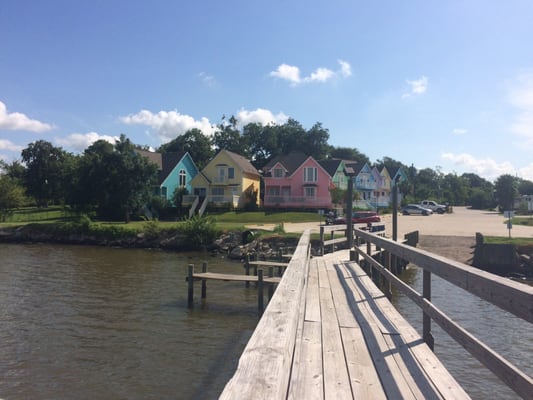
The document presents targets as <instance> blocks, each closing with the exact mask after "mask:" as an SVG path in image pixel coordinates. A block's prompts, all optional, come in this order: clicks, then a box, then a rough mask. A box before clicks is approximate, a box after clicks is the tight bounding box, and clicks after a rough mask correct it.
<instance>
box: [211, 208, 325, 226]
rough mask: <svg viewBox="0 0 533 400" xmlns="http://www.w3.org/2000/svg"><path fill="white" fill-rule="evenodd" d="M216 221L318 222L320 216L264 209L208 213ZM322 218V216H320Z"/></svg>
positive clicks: (262, 222)
mask: <svg viewBox="0 0 533 400" xmlns="http://www.w3.org/2000/svg"><path fill="white" fill-rule="evenodd" d="M210 215H212V216H213V217H214V218H215V219H216V220H217V223H240V224H279V223H281V222H318V221H320V218H321V216H320V215H318V213H313V212H293V211H288V212H264V211H242V212H236V211H230V212H225V213H220V214H210ZM322 219H323V217H322Z"/></svg>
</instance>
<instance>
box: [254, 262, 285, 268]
mask: <svg viewBox="0 0 533 400" xmlns="http://www.w3.org/2000/svg"><path fill="white" fill-rule="evenodd" d="M248 264H250V265H262V266H264V267H288V266H289V263H285V262H278V261H248Z"/></svg>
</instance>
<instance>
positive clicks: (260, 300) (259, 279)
mask: <svg viewBox="0 0 533 400" xmlns="http://www.w3.org/2000/svg"><path fill="white" fill-rule="evenodd" d="M257 308H258V310H257V312H258V313H259V316H262V315H263V308H264V298H263V270H262V269H259V270H258V271H257Z"/></svg>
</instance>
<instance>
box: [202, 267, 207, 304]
mask: <svg viewBox="0 0 533 400" xmlns="http://www.w3.org/2000/svg"><path fill="white" fill-rule="evenodd" d="M202 272H204V273H205V272H207V262H205V261H204V262H203V264H202ZM205 298H207V280H206V279H202V299H205Z"/></svg>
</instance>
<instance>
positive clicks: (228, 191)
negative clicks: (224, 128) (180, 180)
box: [191, 150, 260, 209]
mask: <svg viewBox="0 0 533 400" xmlns="http://www.w3.org/2000/svg"><path fill="white" fill-rule="evenodd" d="M259 183H260V175H259V172H258V171H257V170H256V169H255V167H254V166H253V165H252V164H251V163H250V161H248V160H247V159H246V158H244V157H243V156H240V155H238V154H235V153H232V152H231V151H228V150H221V151H220V152H219V153H218V154H217V155H216V156H215V158H213V159H212V160H211V161H210V162H209V164H207V165H206V167H205V168H204V169H203V170H202V171H201V172H200V173H199V174H197V175H196V176H195V177H194V178H193V179H192V181H191V187H192V191H193V194H194V195H196V196H198V197H199V200H200V204H202V206H203V208H204V209H205V206H206V205H207V204H208V203H212V204H214V205H218V206H220V205H223V204H229V205H231V207H232V208H244V207H246V206H247V205H249V204H250V202H254V203H255V204H256V205H257V206H258V205H259V202H260V184H259Z"/></svg>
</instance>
